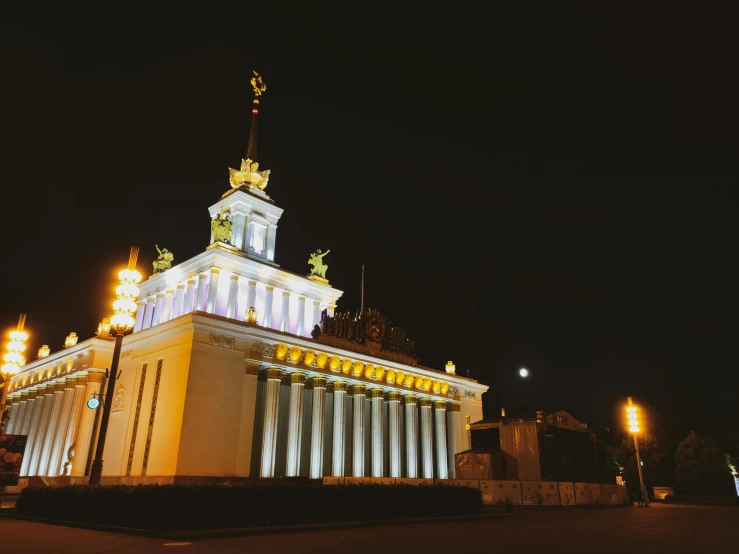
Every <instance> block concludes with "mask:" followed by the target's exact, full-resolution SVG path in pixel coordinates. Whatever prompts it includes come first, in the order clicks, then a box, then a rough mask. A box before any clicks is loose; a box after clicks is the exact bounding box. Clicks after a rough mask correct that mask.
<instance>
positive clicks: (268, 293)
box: [260, 285, 275, 329]
mask: <svg viewBox="0 0 739 554" xmlns="http://www.w3.org/2000/svg"><path fill="white" fill-rule="evenodd" d="M274 295H275V287H273V286H271V285H268V286H267V288H266V289H265V293H264V309H263V310H262V312H263V313H262V314H260V317H261V318H262V319H261V323H260V325H261V326H262V327H266V328H267V329H271V328H272V299H273V298H274Z"/></svg>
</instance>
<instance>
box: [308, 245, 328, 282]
mask: <svg viewBox="0 0 739 554" xmlns="http://www.w3.org/2000/svg"><path fill="white" fill-rule="evenodd" d="M329 252H331V250H326V251H325V252H324V253H323V254H321V249H320V248H319V249H318V250H316V251H315V252H313V254H311V255H310V258H309V259H308V264H310V265H312V266H313V268H312V269H311V270H310V274H311V275H318V276H319V277H321V278H322V279H325V278H326V270H327V269H328V265H327V264H325V263H323V257H324V256H325V255H326V254H328V253H329Z"/></svg>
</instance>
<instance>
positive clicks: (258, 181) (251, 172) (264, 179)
mask: <svg viewBox="0 0 739 554" xmlns="http://www.w3.org/2000/svg"><path fill="white" fill-rule="evenodd" d="M228 171H229V174H230V177H229V181H230V182H231V186H232V187H233V188H235V189H237V188H239V187H242V186H247V187H255V188H258V189H259V190H264V189H265V188H267V183H268V182H269V173H270V171H271V170H269V169H265V170H264V171H259V164H258V163H257V162H255V161H254V160H251V159H249V158H246V159H242V160H241V169H239V170H238V171H237V170H235V169H233V168H231V167H229V168H228Z"/></svg>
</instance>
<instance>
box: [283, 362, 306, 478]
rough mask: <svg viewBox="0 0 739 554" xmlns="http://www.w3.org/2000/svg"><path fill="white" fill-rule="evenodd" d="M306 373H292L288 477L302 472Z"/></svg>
mask: <svg viewBox="0 0 739 554" xmlns="http://www.w3.org/2000/svg"><path fill="white" fill-rule="evenodd" d="M304 387H305V375H304V374H302V373H292V374H291V375H290V416H289V418H290V419H289V424H288V428H287V466H286V468H285V476H286V477H297V476H298V473H299V472H300V439H301V435H302V433H303V388H304Z"/></svg>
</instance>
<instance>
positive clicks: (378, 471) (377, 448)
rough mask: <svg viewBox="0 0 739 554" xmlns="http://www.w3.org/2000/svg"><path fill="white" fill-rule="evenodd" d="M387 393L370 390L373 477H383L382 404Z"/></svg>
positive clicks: (380, 390)
mask: <svg viewBox="0 0 739 554" xmlns="http://www.w3.org/2000/svg"><path fill="white" fill-rule="evenodd" d="M384 397H385V391H383V390H382V389H372V390H370V399H371V405H372V431H371V432H372V477H382V476H383V467H382V466H383V461H384V459H383V456H384V454H383V451H382V403H383V400H384Z"/></svg>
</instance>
